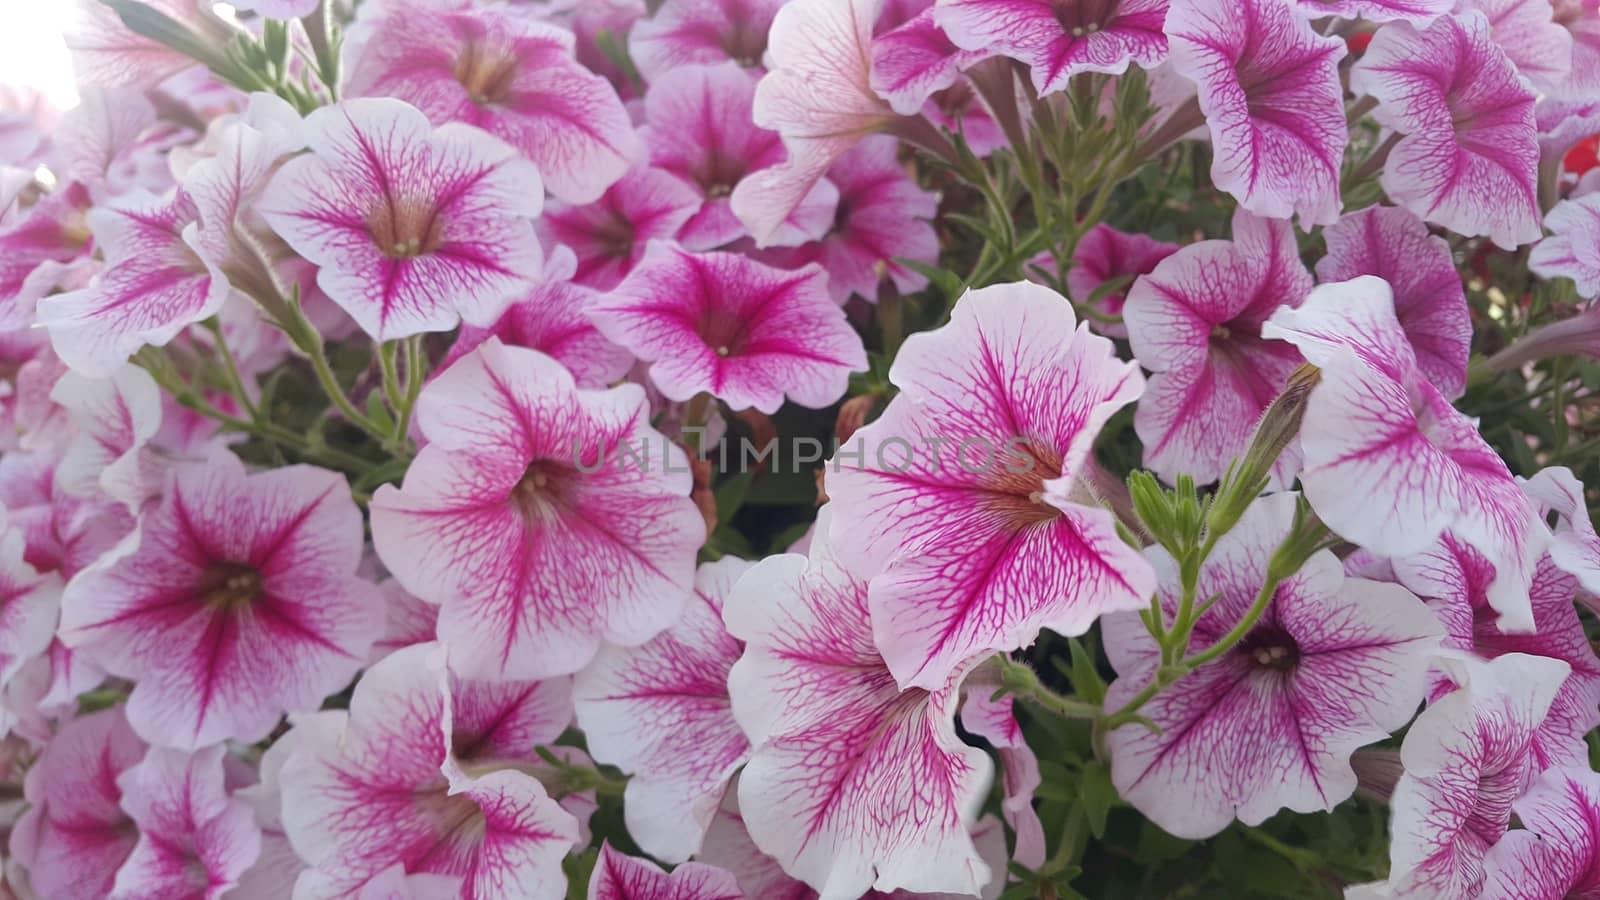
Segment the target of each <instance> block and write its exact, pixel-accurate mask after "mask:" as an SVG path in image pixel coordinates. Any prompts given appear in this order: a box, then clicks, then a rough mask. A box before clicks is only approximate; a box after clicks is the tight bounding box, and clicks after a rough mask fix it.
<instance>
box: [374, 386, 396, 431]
mask: <svg viewBox="0 0 1600 900" xmlns="http://www.w3.org/2000/svg"><path fill="white" fill-rule="evenodd" d="M380 393H381V392H379V391H373V392H372V393H370V394H368V395H367V418H369V419H371V420H372V421H373V422H374V423H375V424H376V425H377V426H378V427H379V428H381V429H383V430H385V431H393V430H394V418H393V417H392V416H390V415H389V407H387V406H385V405H384V403H383V397H381V396H380Z"/></svg>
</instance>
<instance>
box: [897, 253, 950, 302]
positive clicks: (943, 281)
mask: <svg viewBox="0 0 1600 900" xmlns="http://www.w3.org/2000/svg"><path fill="white" fill-rule="evenodd" d="M895 262H896V263H898V264H899V265H902V266H905V267H906V268H908V269H910V270H911V271H913V272H916V273H917V274H918V275H921V276H922V277H924V278H926V279H928V280H929V281H930V282H932V283H933V286H934V287H936V288H938V289H939V293H941V294H943V295H944V296H945V297H946V298H948V299H951V300H954V299H955V298H957V297H959V296H961V291H962V288H963V287H964V285H963V284H962V282H961V276H959V275H957V274H956V273H954V272H952V271H950V270H949V269H942V268H940V267H938V266H930V265H928V264H926V263H921V262H918V261H916V260H914V259H898V258H897V259H895Z"/></svg>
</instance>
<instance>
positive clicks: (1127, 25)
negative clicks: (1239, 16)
mask: <svg viewBox="0 0 1600 900" xmlns="http://www.w3.org/2000/svg"><path fill="white" fill-rule="evenodd" d="M1168 5H1169V0H1103V2H1096V3H1078V2H1074V3H1061V2H1057V0H938V5H937V6H936V7H935V8H934V21H935V22H937V23H938V24H939V27H941V28H943V29H944V31H945V33H946V34H948V35H949V36H950V40H951V41H952V42H953V43H954V44H955V45H956V46H957V47H960V48H961V49H963V50H968V51H989V52H992V53H999V54H1001V55H1004V56H1009V57H1011V58H1012V59H1016V60H1020V61H1022V62H1023V63H1025V64H1027V66H1028V69H1029V71H1030V73H1031V75H1032V78H1033V86H1034V89H1035V90H1037V91H1038V92H1039V93H1041V94H1052V93H1055V92H1056V91H1059V90H1062V89H1064V88H1065V87H1066V86H1067V81H1068V80H1069V79H1070V78H1071V77H1072V76H1073V75H1076V74H1078V73H1079V72H1105V73H1109V74H1112V75H1121V74H1122V73H1123V72H1126V71H1127V70H1128V64H1129V63H1137V64H1138V65H1139V66H1140V67H1141V68H1145V69H1149V68H1153V67H1154V66H1156V65H1157V64H1159V63H1160V62H1161V61H1162V60H1164V59H1166V58H1167V34H1168V33H1170V29H1168V31H1167V32H1163V30H1162V26H1163V25H1164V24H1165V22H1166V20H1167V12H1168V9H1167V7H1168Z"/></svg>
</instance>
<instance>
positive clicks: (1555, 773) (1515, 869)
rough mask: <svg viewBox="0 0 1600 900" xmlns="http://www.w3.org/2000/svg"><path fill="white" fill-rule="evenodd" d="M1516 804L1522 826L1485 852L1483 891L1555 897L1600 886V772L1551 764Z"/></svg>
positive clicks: (1541, 899) (1498, 899) (1510, 898)
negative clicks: (1554, 767)
mask: <svg viewBox="0 0 1600 900" xmlns="http://www.w3.org/2000/svg"><path fill="white" fill-rule="evenodd" d="M1512 809H1513V810H1514V811H1515V812H1516V814H1517V820H1518V821H1519V822H1521V823H1522V827H1521V828H1519V829H1516V830H1513V831H1508V832H1506V834H1505V836H1504V837H1502V838H1500V840H1499V841H1497V842H1496V843H1495V845H1494V846H1493V847H1490V848H1489V852H1488V854H1487V855H1485V857H1484V860H1483V868H1484V875H1485V877H1484V885H1483V894H1482V896H1483V897H1485V898H1495V900H1557V898H1561V897H1586V896H1594V895H1595V893H1596V892H1597V891H1600V774H1597V773H1595V772H1591V771H1589V770H1588V768H1587V766H1585V767H1583V768H1561V769H1551V770H1549V771H1547V772H1545V773H1544V774H1543V775H1541V776H1539V779H1538V780H1537V781H1535V782H1534V783H1533V786H1532V787H1530V788H1529V789H1528V792H1527V793H1526V794H1523V795H1522V796H1521V797H1519V798H1517V800H1516V802H1514V803H1513V804H1512Z"/></svg>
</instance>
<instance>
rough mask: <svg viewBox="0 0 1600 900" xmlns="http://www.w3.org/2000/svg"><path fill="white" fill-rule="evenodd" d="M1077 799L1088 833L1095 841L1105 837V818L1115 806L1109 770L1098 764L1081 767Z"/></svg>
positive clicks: (1115, 792)
mask: <svg viewBox="0 0 1600 900" xmlns="http://www.w3.org/2000/svg"><path fill="white" fill-rule="evenodd" d="M1078 797H1079V800H1080V802H1081V803H1082V804H1083V812H1084V815H1085V816H1086V817H1087V818H1088V820H1089V833H1090V834H1092V835H1094V836H1095V839H1096V840H1099V839H1101V838H1104V837H1105V836H1106V818H1107V817H1108V816H1110V815H1111V807H1113V806H1115V805H1117V802H1118V801H1117V789H1116V788H1115V787H1113V786H1112V784H1111V770H1110V769H1107V768H1106V767H1105V766H1103V765H1101V764H1100V763H1098V762H1095V763H1090V764H1088V765H1086V766H1084V767H1083V771H1082V772H1081V773H1080V775H1079V781H1078Z"/></svg>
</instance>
